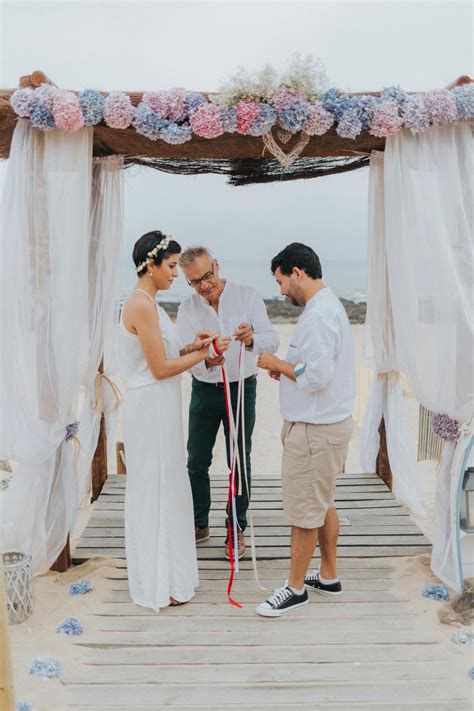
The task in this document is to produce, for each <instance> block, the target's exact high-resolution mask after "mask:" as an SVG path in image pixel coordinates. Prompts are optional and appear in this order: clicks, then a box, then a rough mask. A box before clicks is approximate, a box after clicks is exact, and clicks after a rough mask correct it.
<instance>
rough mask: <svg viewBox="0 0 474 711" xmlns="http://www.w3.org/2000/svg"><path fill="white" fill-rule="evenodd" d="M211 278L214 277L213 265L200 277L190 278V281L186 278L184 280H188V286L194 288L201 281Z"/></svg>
mask: <svg viewBox="0 0 474 711" xmlns="http://www.w3.org/2000/svg"><path fill="white" fill-rule="evenodd" d="M211 279H214V265H213V266H212V269H211V270H210V271H208V272H206V273H205V274H203V276H202V277H201V278H200V279H191V281H189V279H186V281H187V282H188V284H189V286H192V287H193V289H195V288H196V287H197V286H199V285H200V284H201V282H203V281H211Z"/></svg>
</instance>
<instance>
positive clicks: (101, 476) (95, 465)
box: [92, 359, 107, 501]
mask: <svg viewBox="0 0 474 711" xmlns="http://www.w3.org/2000/svg"><path fill="white" fill-rule="evenodd" d="M103 372H104V359H102V360H101V361H100V365H99V373H103ZM106 480H107V435H106V432H105V417H104V413H103V412H102V414H101V416H100V429H99V439H98V442H97V447H96V450H95V454H94V459H93V460H92V501H97V499H98V498H99V496H100V492H101V491H102V488H103V486H104V484H105V482H106Z"/></svg>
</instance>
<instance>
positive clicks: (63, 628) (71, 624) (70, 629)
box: [57, 617, 84, 637]
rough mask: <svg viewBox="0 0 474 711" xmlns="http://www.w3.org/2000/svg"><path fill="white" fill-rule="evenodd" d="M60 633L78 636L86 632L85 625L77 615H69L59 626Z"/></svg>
mask: <svg viewBox="0 0 474 711" xmlns="http://www.w3.org/2000/svg"><path fill="white" fill-rule="evenodd" d="M57 631H58V634H67V635H69V636H70V637H77V635H80V634H82V633H83V632H84V627H83V626H82V625H81V623H80V622H79V620H77V619H76V618H75V617H68V618H67V620H64V622H63V623H62V625H60V626H59V627H58V630H57Z"/></svg>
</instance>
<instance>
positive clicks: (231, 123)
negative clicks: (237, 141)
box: [221, 106, 237, 133]
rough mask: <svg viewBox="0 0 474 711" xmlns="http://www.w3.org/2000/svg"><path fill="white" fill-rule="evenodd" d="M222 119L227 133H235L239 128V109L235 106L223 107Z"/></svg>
mask: <svg viewBox="0 0 474 711" xmlns="http://www.w3.org/2000/svg"><path fill="white" fill-rule="evenodd" d="M221 121H222V126H223V127H224V131H225V133H234V131H236V130H237V111H236V110H235V108H234V107H233V106H227V107H225V108H223V109H221Z"/></svg>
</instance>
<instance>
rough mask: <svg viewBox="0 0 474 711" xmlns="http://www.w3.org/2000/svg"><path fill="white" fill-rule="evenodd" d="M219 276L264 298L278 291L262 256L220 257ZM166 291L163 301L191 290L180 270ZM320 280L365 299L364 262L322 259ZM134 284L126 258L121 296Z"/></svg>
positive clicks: (345, 294)
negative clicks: (243, 257) (256, 257)
mask: <svg viewBox="0 0 474 711" xmlns="http://www.w3.org/2000/svg"><path fill="white" fill-rule="evenodd" d="M219 264H220V275H221V277H223V278H225V279H228V280H229V281H233V282H236V283H238V284H244V285H247V286H252V287H253V288H254V289H257V291H258V292H259V293H260V294H261V296H262V297H263V298H264V299H272V298H278V297H279V296H280V290H279V287H278V284H277V283H276V282H275V279H274V277H273V275H272V273H271V271H270V261H269V260H268V261H266V260H263V259H260V260H259V259H253V260H249V259H227V260H226V259H220V260H219ZM178 271H179V277H178V278H177V279H176V280H175V282H174V284H173V286H172V287H171V289H170V290H169V291H166V292H162V293H161V294H160V295H159V296H161V299H162V300H164V301H174V302H181V301H182V300H183V299H185V298H186V297H187V296H189V294H190V293H191V287H190V286H189V285H188V284H187V282H186V280H185V278H184V276H183V274H182V272H181V270H178ZM323 281H324V282H325V284H326V285H327V286H330V287H331V289H332V290H333V291H334V292H335V293H336V294H337V296H339V297H341V298H344V299H348V300H350V301H354V302H355V303H362V302H364V301H367V262H365V261H360V262H357V261H351V260H343V259H337V260H329V259H328V260H326V261H325V262H324V263H323ZM134 283H135V274H134V272H133V270H132V269H131V268H130V263H129V259H128V258H127V261H126V263H125V260H124V261H123V263H122V279H121V292H122V297H124V296H126V295H127V294H128V293H130V291H131V289H132V288H133V285H134Z"/></svg>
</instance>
